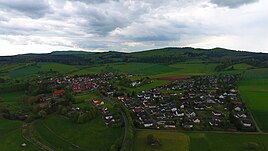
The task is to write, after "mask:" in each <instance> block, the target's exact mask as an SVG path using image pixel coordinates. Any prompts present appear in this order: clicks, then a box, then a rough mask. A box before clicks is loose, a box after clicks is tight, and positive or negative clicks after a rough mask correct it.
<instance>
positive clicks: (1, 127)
mask: <svg viewBox="0 0 268 151" xmlns="http://www.w3.org/2000/svg"><path fill="white" fill-rule="evenodd" d="M21 126H22V122H20V121H10V120H5V119H1V118H0V134H1V135H0V150H3V151H24V150H25V151H26V150H30V151H37V150H38V149H37V148H36V147H35V146H34V145H32V144H31V143H30V142H28V141H26V140H25V139H24V138H23V137H22V134H21V131H22V130H21ZM22 143H26V144H27V146H26V147H25V148H24V147H21V144H22Z"/></svg>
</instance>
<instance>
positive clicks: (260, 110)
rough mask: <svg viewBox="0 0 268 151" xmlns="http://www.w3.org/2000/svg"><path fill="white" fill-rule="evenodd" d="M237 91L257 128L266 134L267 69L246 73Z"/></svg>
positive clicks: (267, 124) (267, 123)
mask: <svg viewBox="0 0 268 151" xmlns="http://www.w3.org/2000/svg"><path fill="white" fill-rule="evenodd" d="M239 89H240V93H241V96H242V99H243V101H245V103H246V104H247V106H248V107H249V108H250V111H251V112H252V114H253V116H254V119H255V120H256V122H257V124H258V126H259V127H260V128H261V129H262V130H263V131H265V132H268V122H267V117H268V108H267V106H268V100H267V98H268V69H253V70H248V71H246V72H245V73H244V75H243V78H242V80H241V82H240V84H239Z"/></svg>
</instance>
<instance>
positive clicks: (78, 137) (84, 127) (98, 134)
mask: <svg viewBox="0 0 268 151" xmlns="http://www.w3.org/2000/svg"><path fill="white" fill-rule="evenodd" d="M42 123H43V124H44V125H45V126H47V127H49V129H51V130H52V131H53V132H54V133H52V132H51V131H49V130H47V128H46V127H45V126H42V125H41V124H42ZM42 123H36V124H37V125H35V128H36V129H37V131H39V133H40V132H41V133H40V136H41V137H42V138H43V139H44V140H46V141H47V142H48V143H50V144H51V145H52V146H55V147H56V148H63V149H65V150H69V149H71V145H70V143H69V144H67V145H66V141H63V140H62V139H60V138H63V139H65V140H67V142H71V143H74V144H77V145H79V146H80V147H81V148H86V150H95V151H103V150H109V149H110V146H111V145H112V144H113V143H114V142H115V141H116V139H117V138H120V136H121V135H122V134H123V129H122V128H108V127H106V126H105V124H104V122H103V120H102V119H101V118H100V117H98V118H96V119H94V120H92V121H90V122H88V123H86V124H75V123H73V122H72V121H70V120H68V119H65V118H63V117H61V116H50V117H48V118H47V119H45V120H44V121H43V122H42ZM44 131H45V132H44ZM55 134H56V135H55ZM50 138H53V139H57V140H56V141H54V140H51V139H50Z"/></svg>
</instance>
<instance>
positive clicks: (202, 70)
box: [152, 63, 218, 78]
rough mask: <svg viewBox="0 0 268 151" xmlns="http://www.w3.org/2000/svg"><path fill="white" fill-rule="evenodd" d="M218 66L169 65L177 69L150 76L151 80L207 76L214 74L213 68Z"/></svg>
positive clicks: (198, 64)
mask: <svg viewBox="0 0 268 151" xmlns="http://www.w3.org/2000/svg"><path fill="white" fill-rule="evenodd" d="M217 65H218V64H205V63H178V64H172V65H169V67H173V68H177V70H176V71H173V72H169V73H162V74H158V75H154V76H152V77H153V78H161V77H175V76H195V75H207V74H213V73H215V67H216V66H217Z"/></svg>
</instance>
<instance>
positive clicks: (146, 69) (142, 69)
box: [72, 63, 177, 76]
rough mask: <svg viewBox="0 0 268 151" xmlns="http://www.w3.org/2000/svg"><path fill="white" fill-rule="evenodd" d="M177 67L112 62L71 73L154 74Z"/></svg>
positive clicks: (170, 70)
mask: <svg viewBox="0 0 268 151" xmlns="http://www.w3.org/2000/svg"><path fill="white" fill-rule="evenodd" d="M176 70H177V68H173V67H169V66H165V65H159V64H151V63H113V64H109V65H102V66H96V67H89V68H86V69H82V70H79V71H77V72H74V73H72V74H73V75H75V74H77V75H82V74H94V73H101V72H117V73H134V74H141V75H145V76H147V75H156V74H161V73H166V72H173V71H176Z"/></svg>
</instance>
